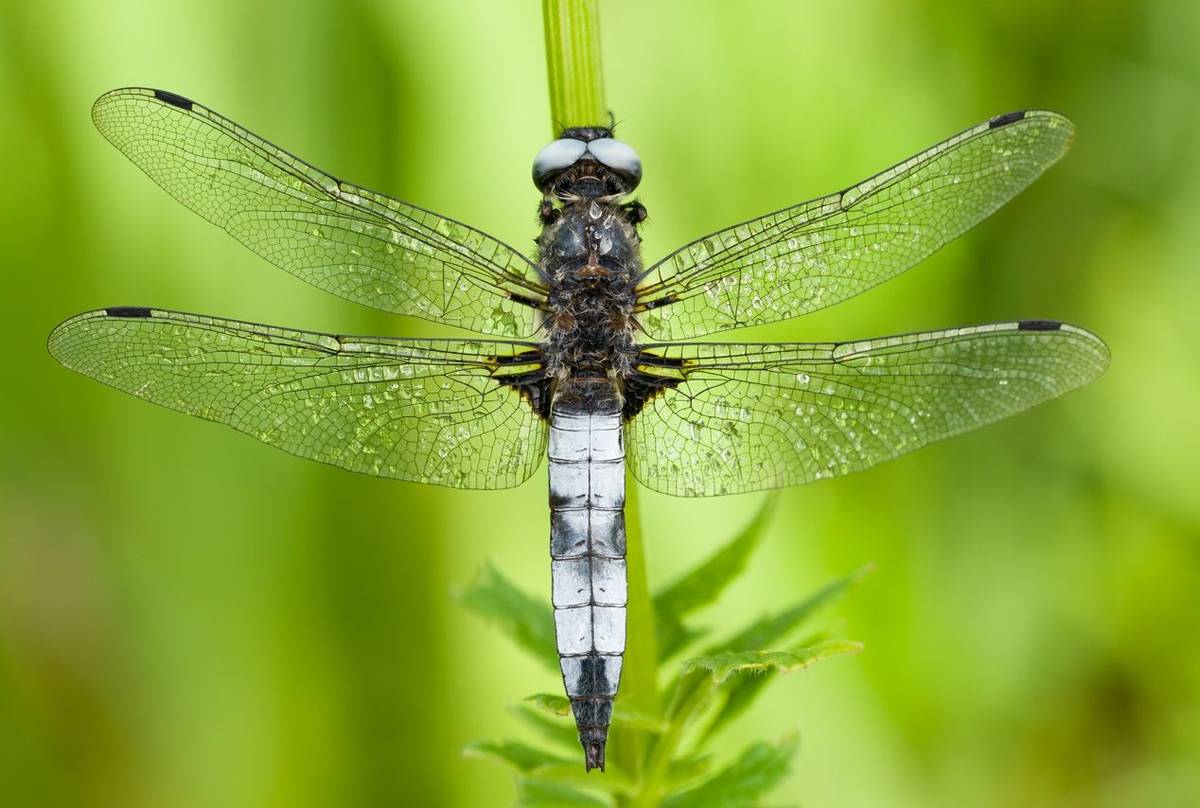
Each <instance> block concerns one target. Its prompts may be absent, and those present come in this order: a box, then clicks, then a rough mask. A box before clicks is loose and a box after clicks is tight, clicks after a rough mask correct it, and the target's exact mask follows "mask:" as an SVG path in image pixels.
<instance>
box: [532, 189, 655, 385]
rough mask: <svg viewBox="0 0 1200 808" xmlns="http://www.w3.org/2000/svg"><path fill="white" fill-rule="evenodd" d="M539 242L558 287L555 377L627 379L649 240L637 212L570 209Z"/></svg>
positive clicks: (552, 318) (552, 302)
mask: <svg viewBox="0 0 1200 808" xmlns="http://www.w3.org/2000/svg"><path fill="white" fill-rule="evenodd" d="M558 214H559V215H557V216H556V217H555V218H554V221H552V222H551V223H549V224H547V225H546V227H545V229H544V230H543V231H542V235H541V238H539V239H538V247H539V268H540V269H541V271H542V273H543V275H544V277H546V278H547V279H548V280H549V281H550V293H549V296H548V301H547V302H548V308H549V312H548V316H547V321H546V342H545V343H544V347H543V352H544V354H543V355H544V357H545V361H546V369H547V371H548V373H549V375H550V376H551V377H554V378H558V379H560V380H562V379H566V378H569V377H594V376H600V375H602V376H609V375H612V376H623V375H625V374H626V373H628V371H629V368H630V362H631V360H632V358H633V357H634V356H635V355H636V349H635V348H634V339H633V338H634V330H635V321H634V318H633V308H634V305H635V303H636V302H637V296H636V294H635V292H634V285H635V279H636V278H637V276H638V274H639V273H640V270H641V257H640V247H641V239H640V238H639V236H638V234H637V230H636V228H635V224H634V221H632V220H631V217H630V207H629V206H625V205H617V204H612V203H609V202H600V201H597V200H595V199H579V200H576V201H573V202H569V203H567V204H566V205H564V206H563V208H562V209H561V210H560V211H558Z"/></svg>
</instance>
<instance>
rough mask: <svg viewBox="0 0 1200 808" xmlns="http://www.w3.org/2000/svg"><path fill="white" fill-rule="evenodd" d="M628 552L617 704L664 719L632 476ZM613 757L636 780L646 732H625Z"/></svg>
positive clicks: (627, 514)
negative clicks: (621, 667)
mask: <svg viewBox="0 0 1200 808" xmlns="http://www.w3.org/2000/svg"><path fill="white" fill-rule="evenodd" d="M625 492H626V493H625V553H626V556H625V557H626V568H627V570H628V571H627V575H628V581H629V585H628V590H629V608H628V609H627V615H628V617H627V620H628V623H627V624H626V631H625V634H626V642H625V664H624V667H623V670H622V672H621V693H620V695H619V696H618V701H619V703H620V704H621V705H622V706H626V705H627V706H628V708H629V709H630V710H632V711H635V712H637V713H638V714H640V715H646V716H655V717H657V716H658V715H660V714H661V713H660V705H659V693H658V675H657V666H658V640H657V637H656V636H655V633H654V601H653V600H652V599H651V598H650V586H649V583H648V582H647V577H646V553H645V549H644V547H645V545H644V544H643V541H642V522H641V516H640V514H639V507H638V490H637V483H636V482H634V480H633V476H632V475H626V481H625ZM615 740H616V741H617V743H615V744H614V748H613V755H614V759H615V760H616V761H617V762H618V763H619V764H620V765H621V767H622V769H624V770H625V771H626V772H628V774H629V776H630V777H631V778H632V779H634V780H635V781H636V780H637V779H638V774H639V772H640V770H641V768H642V763H643V761H644V760H645V753H646V748H645V747H646V736H645V734H644V733H642V732H635V731H628V732H621V733H620V736H619V737H618V738H616V739H615Z"/></svg>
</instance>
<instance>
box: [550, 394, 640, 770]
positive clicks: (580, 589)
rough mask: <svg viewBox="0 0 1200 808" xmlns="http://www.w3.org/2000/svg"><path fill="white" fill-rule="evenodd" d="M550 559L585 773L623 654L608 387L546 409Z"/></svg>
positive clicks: (617, 435)
mask: <svg viewBox="0 0 1200 808" xmlns="http://www.w3.org/2000/svg"><path fill="white" fill-rule="evenodd" d="M549 454H550V464H549V468H550V556H551V559H552V560H551V568H552V576H551V577H552V582H553V600H554V628H555V636H556V638H557V644H558V655H559V661H560V665H561V668H562V674H563V684H564V686H565V687H566V691H567V695H568V696H569V697H570V699H571V708H572V711H573V712H574V714H575V724H576V726H577V727H578V728H579V741H580V743H581V744H582V745H583V749H584V755H585V759H586V766H587V768H588V769H589V770H590V769H592V768H597V767H598V768H600V769H603V768H604V745H605V741H606V740H607V738H608V725H609V721H610V719H611V716H612V703H613V698H614V697H615V696H616V694H617V686H618V684H619V683H620V680H621V660H622V655H623V654H624V652H625V603H626V582H625V517H624V510H623V509H624V506H625V449H624V444H623V440H622V426H621V404H620V399H619V398H618V397H617V395H616V394H615V391H614V390H613V389H612V386H611V384H610V383H609V382H607V381H594V382H568V383H567V386H566V387H565V388H564V389H560V390H559V391H558V392H557V393H556V394H555V396H554V401H553V403H552V404H551V410H550V449H549Z"/></svg>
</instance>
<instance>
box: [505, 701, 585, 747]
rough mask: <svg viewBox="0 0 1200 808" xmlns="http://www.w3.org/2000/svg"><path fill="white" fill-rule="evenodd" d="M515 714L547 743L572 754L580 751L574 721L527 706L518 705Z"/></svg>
mask: <svg viewBox="0 0 1200 808" xmlns="http://www.w3.org/2000/svg"><path fill="white" fill-rule="evenodd" d="M514 712H515V713H516V715H517V717H518V718H520V719H521V720H522V721H524V722H525V723H526V724H528V725H529V726H530V727H532V728H533V729H534V730H536V731H537V732H538V733H539V734H540V735H541V736H542V737H543V738H545V739H546V740H547V741H550V742H551V743H553V744H555V745H557V746H559V747H561V748H562V749H564V750H569V751H570V752H572V753H577V752H578V751H579V733H578V731H577V730H576V729H575V723H574V722H573V721H568V720H567V719H565V718H563V717H561V716H558V715H553V714H550V715H547V714H546V713H545V712H543V711H541V710H538V709H537V708H535V707H530V706H529V705H527V704H519V705H517V706H516V708H515V709H514Z"/></svg>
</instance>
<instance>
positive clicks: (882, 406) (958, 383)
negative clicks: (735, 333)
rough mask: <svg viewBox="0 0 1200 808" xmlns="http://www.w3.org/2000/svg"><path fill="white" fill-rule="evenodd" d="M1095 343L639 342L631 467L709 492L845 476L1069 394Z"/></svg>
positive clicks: (1016, 338) (1064, 336)
mask: <svg viewBox="0 0 1200 808" xmlns="http://www.w3.org/2000/svg"><path fill="white" fill-rule="evenodd" d="M1107 364H1108V349H1107V348H1106V347H1105V345H1104V343H1103V342H1101V341H1100V339H1099V338H1098V337H1096V336H1094V335H1092V334H1090V333H1088V332H1087V331H1084V330H1082V329H1080V328H1076V327H1074V326H1070V325H1062V324H1060V323H1056V322H1049V321H1024V322H1020V323H997V324H993V325H981V326H974V327H969V328H955V329H950V330H947V331H931V332H927V333H923V334H907V335H904V336H897V337H884V338H880V339H872V340H863V341H860V342H840V343H784V344H775V345H737V344H692V345H688V344H661V345H648V346H645V353H643V354H642V357H641V363H640V364H639V366H638V367H637V372H636V373H635V375H634V376H633V378H632V379H631V390H630V391H629V392H632V396H627V401H628V400H633V401H634V402H635V403H636V402H638V401H639V399H640V400H641V401H643V402H644V405H643V407H642V409H641V411H640V413H639V414H637V415H635V416H634V417H633V419H632V420H631V421H630V422H629V425H628V426H627V427H626V444H627V447H628V452H629V458H630V466H631V469H632V471H633V474H634V476H635V477H637V479H638V480H639V481H640V482H641V483H642V484H643V485H646V486H648V487H650V488H653V489H654V490H656V491H661V492H663V493H667V494H674V495H677V496H711V495H716V494H734V493H740V492H744V491H757V490H761V489H765V488H776V487H779V486H785V485H796V484H800V483H807V482H812V481H813V480H819V479H822V478H825V477H833V476H836V475H840V474H849V473H850V472H852V471H858V470H861V469H865V468H868V467H870V466H873V465H875V464H876V463H880V462H882V461H884V460H888V459H890V458H893V457H897V456H899V455H902V454H904V453H906V452H909V451H912V450H913V449H916V448H918V447H920V446H924V445H925V444H927V443H931V442H933V441H936V440H941V439H942V438H946V437H949V436H951V435H956V434H958V433H960V432H965V431H967V430H969V429H974V428H976V427H979V426H983V425H984V424H988V423H991V422H992V421H996V420H998V419H1000V418H1004V417H1005V416H1008V415H1012V414H1013V413H1016V412H1020V411H1021V410H1024V409H1026V408H1027V407H1031V406H1033V405H1034V404H1037V403H1039V402H1042V401H1045V400H1047V399H1050V398H1053V397H1055V396H1057V395H1061V394H1062V393H1065V392H1067V391H1068V390H1073V389H1074V388H1076V387H1079V386H1081V385H1083V384H1086V383H1087V382H1089V381H1091V380H1092V379H1094V378H1096V376H1098V375H1099V374H1100V373H1101V372H1102V371H1103V370H1104V368H1105V367H1106V366H1107Z"/></svg>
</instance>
